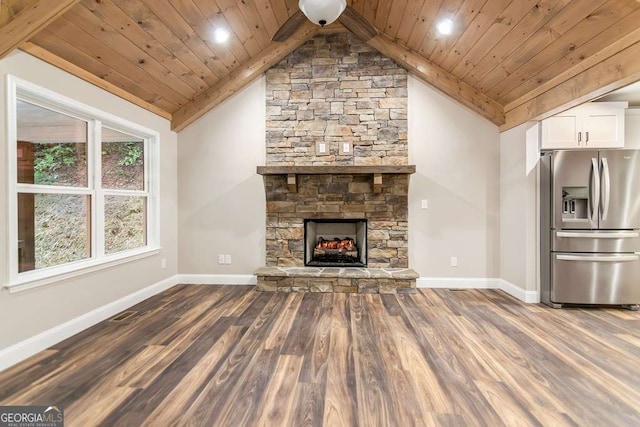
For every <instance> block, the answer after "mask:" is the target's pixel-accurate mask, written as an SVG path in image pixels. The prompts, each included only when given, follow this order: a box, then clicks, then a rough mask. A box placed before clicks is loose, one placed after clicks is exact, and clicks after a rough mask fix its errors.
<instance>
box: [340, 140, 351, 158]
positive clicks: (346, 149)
mask: <svg viewBox="0 0 640 427" xmlns="http://www.w3.org/2000/svg"><path fill="white" fill-rule="evenodd" d="M339 146H340V154H342V155H345V154H351V152H352V151H353V145H352V144H351V143H350V142H341V143H340V144H339Z"/></svg>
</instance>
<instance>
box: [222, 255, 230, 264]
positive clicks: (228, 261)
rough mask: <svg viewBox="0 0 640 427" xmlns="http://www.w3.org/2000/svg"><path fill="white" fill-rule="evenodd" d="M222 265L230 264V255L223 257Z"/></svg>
mask: <svg viewBox="0 0 640 427" xmlns="http://www.w3.org/2000/svg"><path fill="white" fill-rule="evenodd" d="M224 263H225V264H231V255H225V256H224Z"/></svg>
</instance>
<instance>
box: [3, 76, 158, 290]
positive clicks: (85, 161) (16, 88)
mask: <svg viewBox="0 0 640 427" xmlns="http://www.w3.org/2000/svg"><path fill="white" fill-rule="evenodd" d="M8 86H9V91H8V93H9V96H8V98H9V100H8V109H7V110H8V120H7V123H8V124H9V126H8V127H9V138H8V142H9V154H10V155H9V162H10V164H9V168H8V169H9V182H10V185H11V188H12V191H11V192H10V193H11V194H10V199H11V200H10V202H11V203H12V205H10V215H9V229H10V242H9V245H10V248H9V251H10V254H11V255H10V268H11V274H10V284H9V287H11V286H12V285H14V284H15V285H20V284H22V283H25V282H26V283H28V282H33V281H38V280H42V279H47V278H52V277H56V278H59V277H57V276H59V275H61V274H69V273H73V272H77V271H82V270H85V269H86V268H90V267H96V266H98V265H103V264H109V263H111V262H114V261H119V260H123V259H128V258H130V257H133V256H140V255H143V254H148V253H152V252H154V251H155V252H157V250H158V244H157V242H158V221H157V213H158V212H157V211H158V209H157V201H158V198H157V184H158V183H157V177H158V173H157V171H156V168H157V167H158V161H157V157H158V135H157V133H156V132H153V131H150V130H148V129H144V128H141V127H139V126H137V125H135V124H133V123H129V122H127V121H125V120H122V119H120V118H117V117H114V116H111V115H108V114H106V113H104V112H101V111H98V110H96V109H93V108H91V107H88V106H85V105H82V104H79V103H77V102H75V101H73V100H70V99H67V98H64V97H62V96H60V95H56V94H54V93H52V92H50V91H47V90H44V89H41V88H38V87H35V86H33V85H31V84H29V83H27V82H22V81H20V80H18V79H15V78H13V77H10V78H9V85H8ZM12 125H13V126H12ZM49 281H51V280H49Z"/></svg>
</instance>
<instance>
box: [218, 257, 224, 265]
mask: <svg viewBox="0 0 640 427" xmlns="http://www.w3.org/2000/svg"><path fill="white" fill-rule="evenodd" d="M218 264H224V255H218Z"/></svg>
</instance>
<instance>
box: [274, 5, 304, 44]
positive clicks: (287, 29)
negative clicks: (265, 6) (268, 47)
mask: <svg viewBox="0 0 640 427" xmlns="http://www.w3.org/2000/svg"><path fill="white" fill-rule="evenodd" d="M306 20H307V17H306V16H304V13H302V11H301V10H300V9H298V10H297V11H296V13H294V14H293V15H291V17H290V18H289V19H287V22H285V23H284V24H282V27H280V29H278V31H276V33H275V34H274V35H273V37H271V41H274V42H283V41H285V40H287V39H288V38H289V37H291V35H292V34H293V33H295V32H296V30H297V29H298V27H300V25H302V24H303V23H304V21H306Z"/></svg>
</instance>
